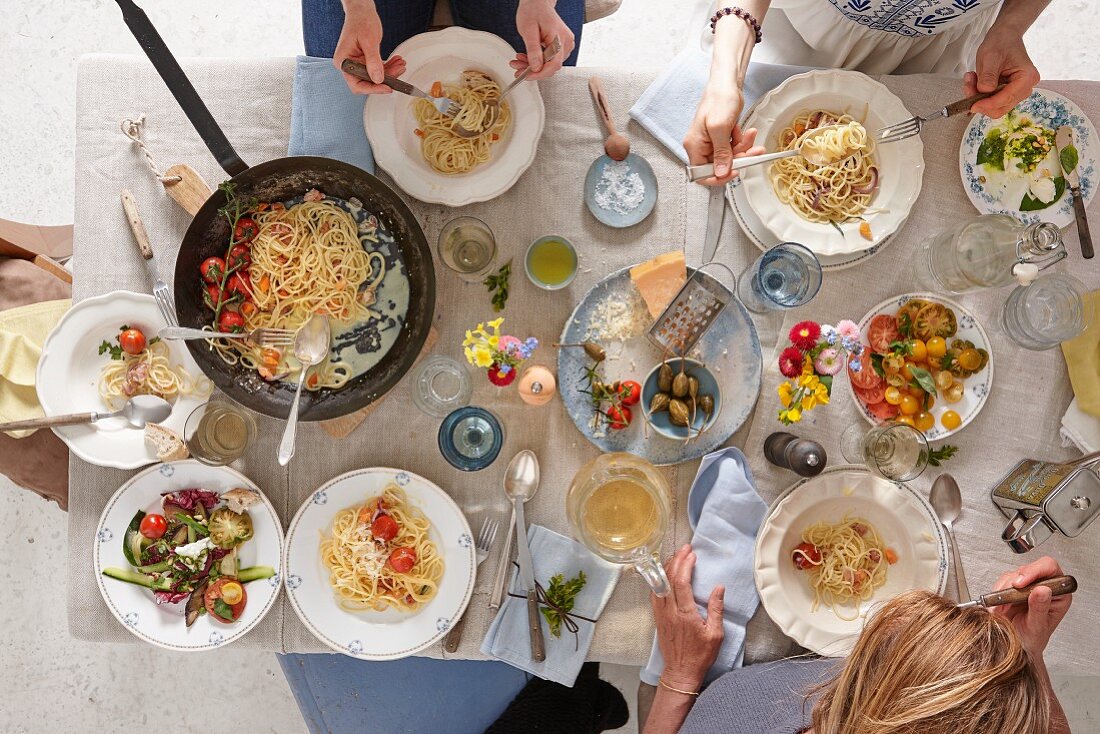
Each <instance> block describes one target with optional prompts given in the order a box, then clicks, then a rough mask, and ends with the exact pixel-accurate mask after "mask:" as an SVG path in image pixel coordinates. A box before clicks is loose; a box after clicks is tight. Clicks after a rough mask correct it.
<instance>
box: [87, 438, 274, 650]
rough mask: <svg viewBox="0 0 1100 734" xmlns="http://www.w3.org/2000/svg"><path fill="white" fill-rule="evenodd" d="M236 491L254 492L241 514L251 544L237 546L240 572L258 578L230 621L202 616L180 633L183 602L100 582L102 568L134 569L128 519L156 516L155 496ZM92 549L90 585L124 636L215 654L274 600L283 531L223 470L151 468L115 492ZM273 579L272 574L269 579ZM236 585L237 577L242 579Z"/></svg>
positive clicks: (179, 464) (188, 464)
mask: <svg viewBox="0 0 1100 734" xmlns="http://www.w3.org/2000/svg"><path fill="white" fill-rule="evenodd" d="M237 487H243V488H245V489H251V490H254V491H256V492H258V493H259V498H260V501H259V502H255V503H254V504H252V505H250V506H249V507H248V508H247V509H246V512H247V513H248V516H249V518H250V519H251V521H252V537H251V538H249V539H248V540H247V541H246V542H244V543H242V544H241V545H239V546H238V549H237V553H238V554H239V555H238V560H239V562H240V564H239V565H240V568H241V569H249V568H251V569H253V570H257V571H258V570H260V569H261V568H263V567H267V568H266V574H265V575H262V576H258V577H257V578H256V580H254V581H248V582H244V581H243V580H242V583H243V585H244V590H245V599H244V608H243V610H241V611H239V613H238V612H237V611H236V610H235V611H234V614H235V615H239V616H238V618H237V619H236V621H234V622H227V623H223V622H221V621H218V620H216V619H213V618H212V615H211V614H210V613H209V612H207V613H205V614H202V615H201V616H199V617H198V618H197V619H196V620H195V621H194V623H193V624H192V625H191V626H190V627H188V626H187V625H186V624H185V623H184V613H185V607H186V599H184V600H181V601H179V602H176V603H160V604H158V603H156V602H155V601H154V597H153V592H152V591H150V590H149V589H147V588H145V587H143V586H139V585H137V584H134V583H127V582H125V581H122V580H119V579H118V578H110V577H108V576H106V575H104V573H103V570H104V569H105V568H115V569H128V570H131V571H133V570H135V569H133V568H132V566H131V565H130V563H129V560H128V559H127V557H126V550H125V548H124V541H125V540H126V538H127V535H128V532H127V531H128V529H129V528H130V527H131V524H132V523H133V522H134V520H135V519H136V518H135V513H137V512H138V511H144V512H147V513H151V514H152V513H160V512H162V511H163V510H162V509H161V499H162V497H161V495H163V494H164V493H167V492H178V491H180V490H184V489H205V490H208V491H211V492H216V493H217V494H219V495H221V494H223V493H225V492H228V491H229V490H231V489H235V488H237ZM89 540H91V542H92V543H93V546H92V549H91V550H92V568H94V569H95V577H96V585H97V586H98V587H99V592H100V594H102V595H103V601H104V602H105V603H106V604H107V608H108V609H109V610H110V611H111V614H112V615H114V617H115V619H117V620H118V621H119V624H121V625H122V626H123V627H125V628H126V629H127V630H128V631H129V632H131V633H132V634H134V635H135V636H137V637H138V638H140V639H141V640H144V641H145V642H148V643H150V644H152V645H156V646H157V647H163V648H165V649H166V650H176V651H180V652H195V651H201V650H212V649H214V648H218V647H223V646H225V645H228V644H230V643H232V642H235V641H237V640H239V639H240V638H241V637H243V636H244V635H246V634H247V633H248V632H249V631H250V630H252V629H254V628H255V627H256V625H258V624H259V623H260V621H261V620H262V619H263V618H264V616H265V615H266V614H267V613H268V612H269V611H271V609H272V607H274V606H275V600H276V599H277V598H278V596H279V586H280V579H279V575H278V568H279V562H280V559H281V558H282V553H283V525H282V522H281V521H280V520H279V516H278V514H276V512H275V508H274V507H273V506H272V504H271V502H270V501H269V500H268V499H267V497H266V496H264V494H263V492H262V491H260V488H259V487H257V486H256V485H255V484H254V483H253V482H252V480H250V479H249V478H248V477H246V476H244V475H243V474H241V473H240V472H237V471H235V470H233V469H231V468H229V467H226V466H207V465H206V464H202V463H200V462H198V461H195V460H194V459H191V460H188V461H174V462H172V463H170V464H161V465H160V466H151V467H149V468H147V469H146V470H145V471H142V472H139V473H138V474H135V475H134V476H133V477H131V478H130V479H129V480H128V481H127V482H126V483H125V484H123V485H122V486H121V487H119V488H118V490H117V491H116V492H115V493H114V495H113V496H112V497H111V499H110V500H108V501H107V505H106V506H105V507H104V508H103V514H102V515H101V516H100V518H99V524H98V525H96V534H95V538H94V539H89ZM272 574H274V575H272ZM242 579H243V576H242Z"/></svg>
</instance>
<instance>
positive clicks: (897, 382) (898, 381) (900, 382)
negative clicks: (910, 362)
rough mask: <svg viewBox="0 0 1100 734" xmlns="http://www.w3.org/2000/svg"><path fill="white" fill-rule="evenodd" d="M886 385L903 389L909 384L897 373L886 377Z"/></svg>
mask: <svg viewBox="0 0 1100 734" xmlns="http://www.w3.org/2000/svg"><path fill="white" fill-rule="evenodd" d="M886 384H887V385H889V386H890V387H896V388H899V389H900V388H903V387H905V386H906V385H908V384H909V383H908V382H906V381H905V378H904V377H902V376H901V373H899V372H891V373H890V374H888V375H886Z"/></svg>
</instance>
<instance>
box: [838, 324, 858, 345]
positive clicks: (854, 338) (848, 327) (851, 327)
mask: <svg viewBox="0 0 1100 734" xmlns="http://www.w3.org/2000/svg"><path fill="white" fill-rule="evenodd" d="M836 332H837V333H838V334H840V337H841V338H842V339H848V340H849V341H851V342H858V341H859V326H857V325H856V322H854V321H852V320H850V319H844V320H842V321H840V322H839V323H838V324H837V325H836Z"/></svg>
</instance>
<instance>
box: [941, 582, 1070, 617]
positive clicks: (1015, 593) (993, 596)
mask: <svg viewBox="0 0 1100 734" xmlns="http://www.w3.org/2000/svg"><path fill="white" fill-rule="evenodd" d="M1036 586H1046V587H1048V588H1049V589H1050V593H1051V596H1052V597H1054V596H1062V595H1063V594H1072V593H1073V592H1075V591H1077V579H1075V578H1073V577H1072V576H1055V577H1053V578H1049V579H1043V580H1042V581H1036V582H1035V583H1034V584H1031V585H1030V586H1025V587H1024V588H1022V589H1016V588H1008V589H1001V590H1000V591H993V592H990V593H988V594H982V595H981V596H979V597H978V598H977V599H974V600H972V601H965V602H963V603H961V604H959V605H958V606H959V608H960V609H967V608H970V607H985V608H986V609H992V608H993V607H999V606H1003V605H1006V604H1026V603H1027V598H1028V596H1030V595H1031V590H1032V589H1034V588H1035V587H1036Z"/></svg>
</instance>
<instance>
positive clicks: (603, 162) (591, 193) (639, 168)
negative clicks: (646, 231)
mask: <svg viewBox="0 0 1100 734" xmlns="http://www.w3.org/2000/svg"><path fill="white" fill-rule="evenodd" d="M624 162H625V163H626V164H627V165H628V166H630V173H632V174H633V173H637V174H638V176H639V177H640V178H641V180H642V183H643V184H645V197H644V198H643V199H642V203H641V204H639V205H638V207H637V208H636V209H634V210H632V211H629V212H627V213H625V214H622V213H620V212H617V211H615V210H613V209H604V208H603V207H602V206H600V205H599V204H597V203H596V186H597V185H598V184H599V182H600V177H601V176H603V171H604V169H605V168H607V167H608V166H609V165H611V164H612V163H614V161H612V160H611V158H609V157H608V156H606V155H601V156H600V157H599V158H597V159H596V160H594V161H592V165H591V166H589V167H588V175H586V176H585V177H584V203H585V204H587V205H588V211H590V212H592V216H594V217H595V218H596V219H598V220H600V221H601V222H603V223H604V224H606V225H607V226H608V227H633V226H634V225H635V224H638V223H639V222H641V221H642V220H643V219H645V218H646V217H648V216H649V214H650V212H652V211H653V205H654V204H656V203H657V176H655V175H654V174H653V169H652V168H650V166H649V163H647V162H646V159H645V158H642V157H641V156H639V155H636V154H634V153H631V154H630V155H628V156H627V157H626V158H625V159H624Z"/></svg>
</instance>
